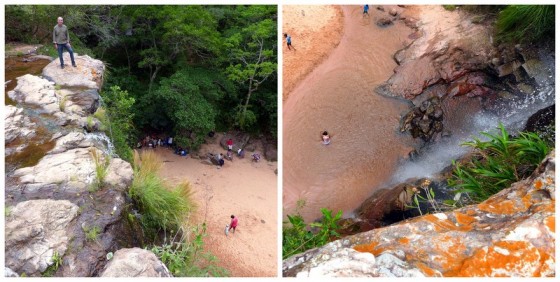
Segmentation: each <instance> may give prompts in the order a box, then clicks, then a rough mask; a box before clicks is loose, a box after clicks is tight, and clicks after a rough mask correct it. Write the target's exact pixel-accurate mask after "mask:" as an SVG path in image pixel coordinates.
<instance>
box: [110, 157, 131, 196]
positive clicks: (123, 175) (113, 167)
mask: <svg viewBox="0 0 560 282" xmlns="http://www.w3.org/2000/svg"><path fill="white" fill-rule="evenodd" d="M133 176H134V171H133V170H132V166H131V165H130V164H129V163H127V162H125V161H123V160H122V159H118V158H114V159H111V162H110V163H109V166H108V167H107V176H105V185H109V186H111V187H113V188H115V189H117V190H120V191H125V190H126V188H128V186H130V184H132V178H133Z"/></svg>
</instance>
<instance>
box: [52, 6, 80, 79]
mask: <svg viewBox="0 0 560 282" xmlns="http://www.w3.org/2000/svg"><path fill="white" fill-rule="evenodd" d="M63 23H64V19H62V17H58V23H57V25H55V26H54V30H53V43H54V48H56V49H57V50H58V58H59V59H60V68H62V69H63V68H64V58H62V53H63V52H64V49H66V51H68V53H69V54H70V59H71V60H72V66H73V67H77V66H76V62H75V61H74V50H72V46H70V34H69V33H68V27H66V25H64V24H63Z"/></svg>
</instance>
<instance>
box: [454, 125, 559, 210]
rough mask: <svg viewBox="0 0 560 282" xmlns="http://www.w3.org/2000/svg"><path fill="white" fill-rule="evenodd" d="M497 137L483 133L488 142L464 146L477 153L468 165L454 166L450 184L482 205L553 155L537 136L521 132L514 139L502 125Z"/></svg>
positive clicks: (475, 141)
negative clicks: (549, 154)
mask: <svg viewBox="0 0 560 282" xmlns="http://www.w3.org/2000/svg"><path fill="white" fill-rule="evenodd" d="M498 129H499V132H498V133H497V134H491V133H486V132H481V135H483V136H485V137H486V138H487V139H488V140H486V141H483V140H480V139H479V138H473V141H469V142H465V143H464V144H463V145H464V146H469V147H472V148H474V149H475V155H474V156H473V158H472V159H471V160H470V162H468V163H466V164H458V163H456V162H455V161H453V162H452V164H453V166H454V170H453V174H452V176H451V178H450V179H448V184H449V185H450V186H451V187H454V188H455V192H456V193H466V194H468V195H469V197H471V198H472V199H473V200H474V201H475V202H482V201H484V200H486V199H488V198H489V197H490V196H492V195H494V194H496V193H497V192H499V191H501V190H502V189H504V188H507V187H509V186H511V184H512V183H514V182H517V181H519V180H521V179H524V178H526V177H528V176H529V175H531V173H532V172H533V171H534V170H535V169H536V168H537V166H538V165H539V164H540V162H541V161H542V160H543V159H544V158H545V157H546V155H547V154H548V153H549V152H550V150H551V147H550V145H549V144H548V143H547V142H545V141H543V140H542V139H541V138H540V137H539V136H538V135H537V134H535V133H530V132H529V133H528V132H521V133H520V134H519V136H517V137H510V135H509V134H508V133H507V131H506V130H505V128H504V126H503V125H502V124H500V125H499V127H498Z"/></svg>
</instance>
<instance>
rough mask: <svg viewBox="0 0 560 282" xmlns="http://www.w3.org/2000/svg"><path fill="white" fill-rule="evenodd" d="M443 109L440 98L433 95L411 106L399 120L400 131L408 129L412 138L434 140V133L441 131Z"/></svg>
mask: <svg viewBox="0 0 560 282" xmlns="http://www.w3.org/2000/svg"><path fill="white" fill-rule="evenodd" d="M442 120H443V109H442V108H441V102H440V98H439V97H437V96H434V97H432V98H430V99H428V100H425V101H423V102H421V103H420V105H419V106H416V107H413V108H412V109H411V110H409V111H408V112H407V113H406V114H405V115H404V116H403V117H402V118H401V122H400V130H401V132H404V131H407V130H408V131H409V132H410V134H411V135H412V137H413V138H418V137H420V138H422V140H424V141H426V142H429V141H434V140H435V138H436V136H435V134H436V133H439V132H442V131H443V122H442Z"/></svg>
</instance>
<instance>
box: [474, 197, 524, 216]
mask: <svg viewBox="0 0 560 282" xmlns="http://www.w3.org/2000/svg"><path fill="white" fill-rule="evenodd" d="M478 208H479V209H480V210H481V211H485V212H489V213H493V214H514V213H516V212H519V210H518V209H516V208H515V205H514V204H513V202H512V201H511V200H502V199H496V200H494V201H490V200H487V201H486V202H482V203H480V204H479V205H478Z"/></svg>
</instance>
